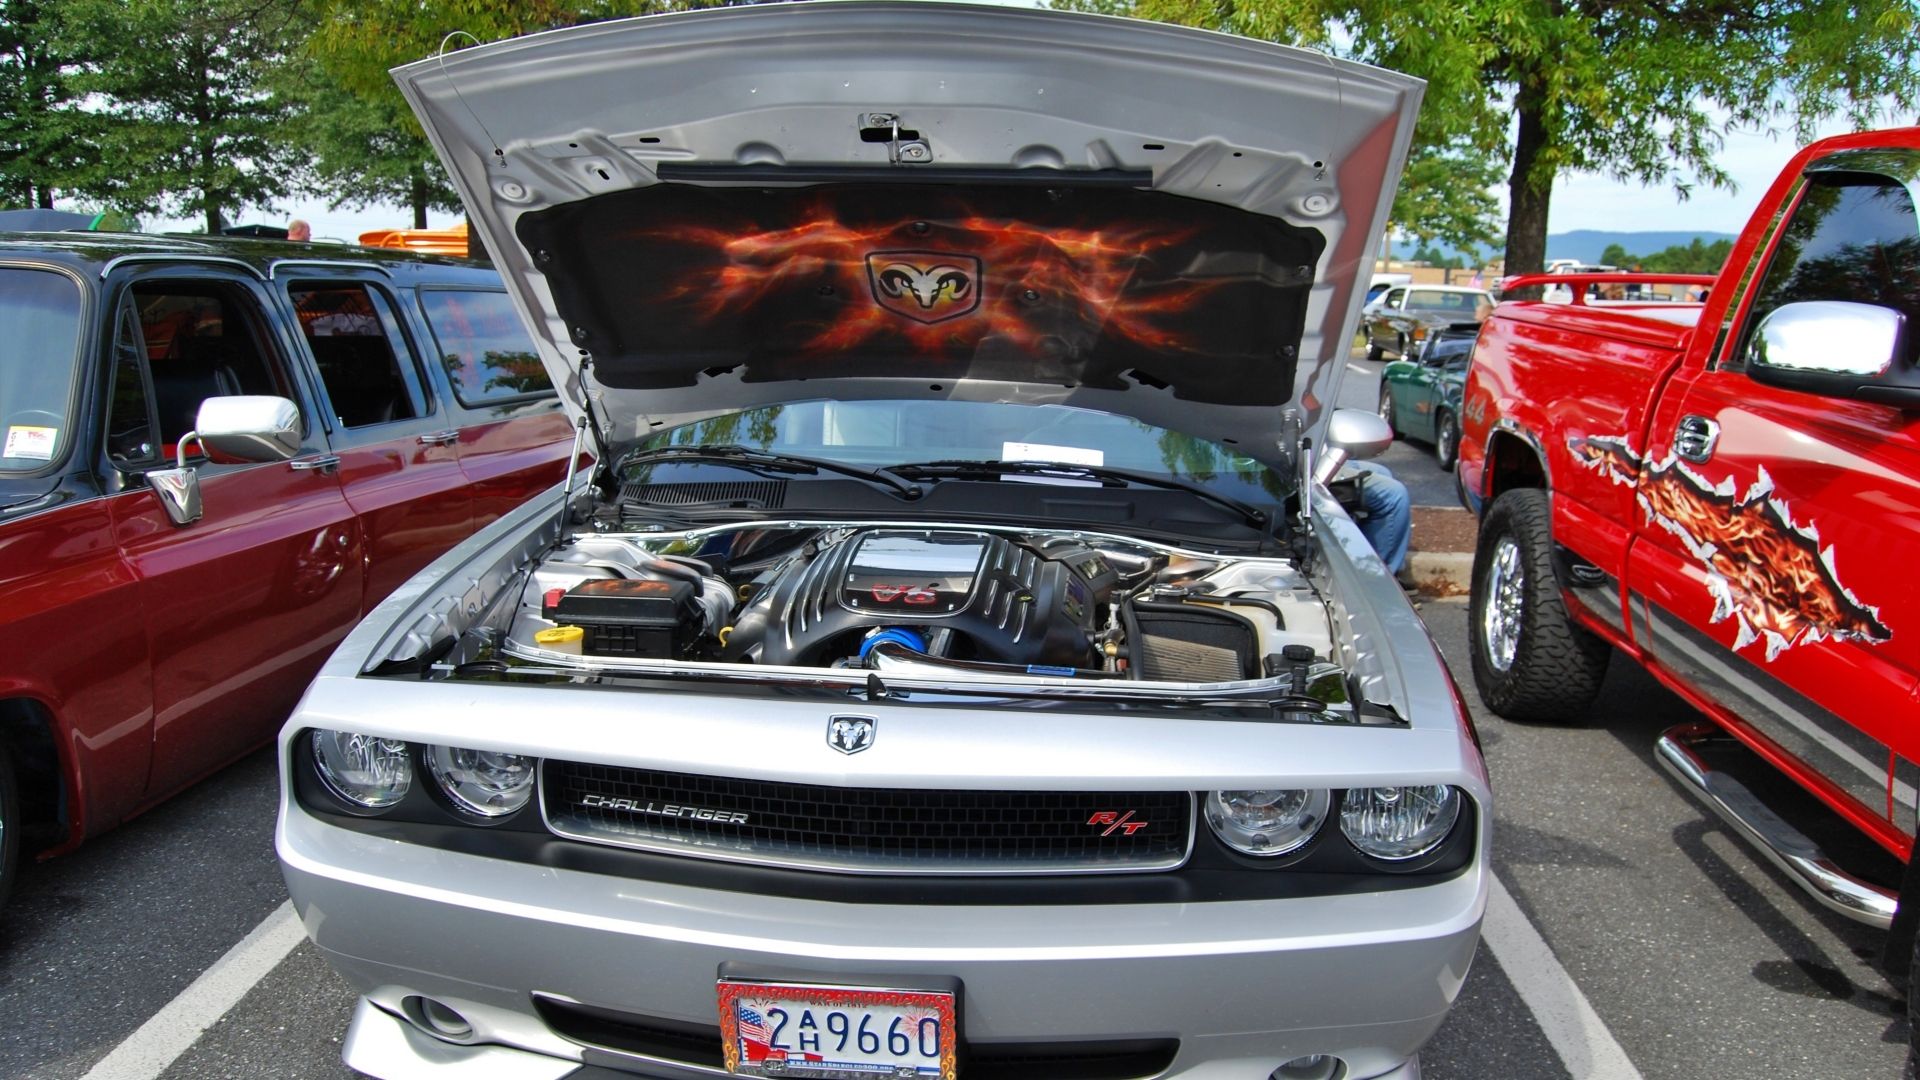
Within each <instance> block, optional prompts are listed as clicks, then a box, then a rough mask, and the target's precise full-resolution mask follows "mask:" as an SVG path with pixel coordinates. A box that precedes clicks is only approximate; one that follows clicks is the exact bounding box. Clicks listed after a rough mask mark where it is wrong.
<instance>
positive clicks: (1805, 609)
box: [1567, 435, 1893, 660]
mask: <svg viewBox="0 0 1920 1080" xmlns="http://www.w3.org/2000/svg"><path fill="white" fill-rule="evenodd" d="M1567 449H1568V450H1569V451H1571V452H1572V453H1573V458H1574V460H1575V461H1577V462H1579V463H1580V464H1581V465H1583V466H1585V467H1586V468H1588V469H1591V470H1593V471H1594V472H1597V473H1599V474H1601V475H1602V476H1604V477H1606V478H1607V479H1608V480H1609V481H1611V482H1613V483H1616V484H1621V485H1624V486H1626V487H1633V488H1637V493H1636V496H1635V499H1636V501H1637V502H1638V503H1639V505H1640V509H1641V511H1642V512H1643V513H1645V514H1646V515H1647V520H1648V521H1649V522H1651V523H1653V524H1655V525H1658V526H1660V527H1661V528H1662V529H1665V530H1666V531H1667V532H1670V533H1672V534H1673V535H1674V536H1676V537H1678V538H1679V540H1680V542H1681V543H1682V544H1683V545H1685V546H1686V549H1687V551H1688V552H1689V553H1690V554H1691V555H1692V556H1693V557H1694V558H1695V559H1697V560H1698V561H1699V562H1700V565H1701V566H1702V567H1704V568H1705V570H1706V580H1707V589H1708V591H1709V592H1710V593H1711V594H1712V596H1713V601H1714V608H1713V617H1712V621H1714V622H1722V621H1725V620H1727V619H1732V620H1733V621H1734V626H1735V634H1734V641H1733V647H1734V649H1736V650H1739V649H1743V648H1745V647H1747V646H1748V645H1751V644H1753V643H1754V642H1756V641H1759V642H1764V643H1765V646H1766V657H1767V659H1768V660H1772V659H1774V658H1775V657H1777V656H1779V655H1780V653H1782V652H1783V651H1785V650H1787V649H1790V648H1792V647H1794V646H1796V645H1806V644H1812V643H1813V642H1817V641H1825V640H1827V639H1829V638H1831V639H1833V640H1835V641H1857V642H1863V643H1866V644H1873V645H1877V644H1880V643H1882V642H1885V641H1887V640H1889V639H1890V638H1892V636H1893V632H1892V631H1891V630H1890V629H1888V628H1887V625H1886V624H1885V623H1883V622H1881V621H1880V611H1879V609H1878V608H1876V607H1871V606H1869V605H1867V604H1864V603H1862V602H1861V601H1860V599H1859V598H1858V597H1856V596H1855V595H1854V594H1853V592H1852V591H1851V590H1849V589H1848V588H1847V587H1846V586H1844V585H1842V584H1841V583H1840V576H1839V572H1838V571H1837V570H1836V569H1835V567H1834V551H1833V547H1832V546H1831V545H1829V546H1827V547H1825V548H1822V547H1821V546H1820V534H1819V532H1818V530H1816V529H1815V528H1814V526H1813V524H1812V523H1811V522H1808V523H1805V524H1802V523H1799V522H1796V521H1795V520H1794V519H1793V513H1792V511H1791V509H1790V508H1789V507H1788V506H1787V503H1786V501H1785V500H1783V499H1780V498H1779V497H1777V496H1776V495H1775V493H1774V490H1773V479H1772V478H1771V477H1769V476H1768V475H1767V471H1766V469H1765V468H1764V467H1762V468H1760V469H1759V471H1758V475H1757V477H1756V478H1755V480H1754V482H1753V484H1752V485H1750V486H1749V487H1748V488H1747V490H1746V492H1745V493H1744V494H1736V492H1737V487H1736V485H1735V484H1734V481H1733V478H1732V477H1727V478H1725V479H1723V480H1721V481H1720V482H1719V483H1718V484H1715V483H1713V482H1712V481H1710V480H1708V479H1707V478H1706V477H1704V476H1701V475H1700V474H1699V473H1697V472H1695V471H1694V470H1693V469H1691V468H1689V467H1688V466H1687V464H1686V463H1685V462H1683V461H1681V460H1679V459H1678V458H1677V457H1674V456H1673V455H1671V454H1669V455H1668V456H1667V457H1666V458H1665V459H1664V460H1662V461H1659V462H1655V463H1653V464H1651V465H1647V464H1646V463H1645V462H1644V460H1643V458H1642V455H1640V454H1638V453H1636V452H1635V451H1634V450H1633V448H1632V446H1630V445H1629V444H1628V442H1627V440H1626V439H1625V438H1623V437H1619V436H1601V435H1595V436H1586V437H1574V438H1569V439H1568V440H1567ZM1643 467H1644V468H1645V470H1646V473H1645V476H1644V477H1642V476H1641V470H1642V468H1643Z"/></svg>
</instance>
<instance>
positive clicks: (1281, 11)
mask: <svg viewBox="0 0 1920 1080" xmlns="http://www.w3.org/2000/svg"><path fill="white" fill-rule="evenodd" d="M1059 2H1065V3H1073V2H1075V0H1059ZM1101 2H1102V3H1107V4H1111V3H1113V2H1114V0H1101ZM1124 10H1126V11H1127V12H1128V13H1130V14H1134V15H1139V16H1142V17H1145V18H1155V19H1163V20H1167V21H1171V22H1180V23H1185V24H1187V25H1190V26H1203V27H1208V28H1211V29H1216V30H1226V31H1230V32H1234V33H1239V34H1245V35H1247V36H1250V37H1260V38H1268V39H1271V40H1276V41H1283V42H1288V43H1292V44H1302V45H1308V46H1313V47H1320V48H1327V47H1329V46H1334V47H1336V49H1335V51H1338V52H1342V53H1344V54H1345V55H1347V56H1350V57H1351V58H1353V59H1357V60H1362V61H1365V62H1368V63H1374V64H1379V65H1380V66H1382V67H1387V68H1392V69H1394V70H1396V71H1403V72H1407V73H1409V74H1412V75H1418V76H1420V77H1422V78H1425V79H1426V80H1427V97H1426V103H1425V106H1424V108H1423V110H1422V113H1421V118H1420V130H1419V131H1418V132H1417V133H1416V137H1417V139H1418V141H1419V142H1420V143H1421V144H1423V145H1425V146H1429V147H1433V146H1446V145H1451V144H1453V143H1454V142H1455V141H1459V142H1462V143H1464V144H1465V145H1467V146H1470V147H1472V148H1474V149H1475V150H1476V151H1478V152H1482V153H1485V152H1489V151H1490V150H1491V149H1492V148H1493V147H1494V146H1496V145H1497V144H1501V143H1503V142H1504V140H1505V137H1506V132H1507V129H1508V126H1509V123H1510V122H1511V123H1512V125H1513V127H1514V128H1515V129H1516V131H1517V133H1516V136H1515V139H1514V142H1513V146H1512V150H1511V157H1510V159H1509V160H1510V168H1509V169H1508V171H1507V193H1508V214H1507V229H1506V243H1507V249H1506V268H1507V272H1508V273H1524V272H1528V271H1537V270H1539V269H1541V268H1542V266H1543V265H1544V262H1545V257H1546V240H1547V219H1548V214H1549V211H1550V209H1551V206H1550V201H1551V197H1552V187H1553V180H1554V178H1555V177H1556V176H1558V175H1560V174H1563V173H1568V172H1584V173H1597V174H1600V175H1604V176H1609V177H1612V178H1615V179H1618V180H1622V181H1637V182H1640V183H1645V184H1671V185H1673V186H1674V188H1675V190H1677V191H1678V192H1680V193H1681V194H1682V195H1685V194H1686V193H1687V192H1688V191H1690V190H1691V185H1692V183H1694V182H1695V178H1697V180H1698V181H1700V182H1704V183H1707V184H1709V185H1712V186H1716V187H1726V186H1730V185H1731V178H1730V177H1729V176H1728V175H1727V173H1726V171H1725V170H1724V169H1722V168H1721V167H1720V166H1719V165H1718V164H1717V163H1716V162H1715V160H1714V156H1715V154H1716V153H1718V151H1719V150H1720V147H1721V141H1722V138H1721V137H1722V135H1723V134H1724V132H1725V131H1727V130H1731V129H1734V128H1742V127H1755V126H1759V125H1763V124H1767V123H1770V122H1772V121H1773V120H1775V119H1777V118H1779V117H1781V116H1783V115H1784V116H1787V117H1790V118H1791V120H1792V121H1793V123H1794V126H1795V130H1796V134H1798V135H1799V136H1800V137H1802V138H1805V137H1808V136H1809V135H1810V134H1811V131H1812V129H1813V127H1814V126H1815V125H1816V124H1817V123H1818V122H1819V121H1821V120H1823V119H1826V118H1828V117H1832V116H1835V115H1839V114H1844V115H1846V116H1847V117H1848V118H1849V119H1850V120H1851V121H1853V122H1854V123H1855V124H1856V125H1858V126H1866V125H1868V124H1870V123H1872V122H1874V121H1875V120H1876V119H1877V118H1878V116H1879V113H1878V110H1879V109H1880V107H1881V106H1882V105H1883V104H1885V105H1890V106H1891V107H1893V108H1894V109H1897V110H1898V111H1899V112H1901V113H1903V114H1905V113H1911V112H1912V111H1913V109H1914V108H1915V105H1916V102H1917V101H1920V71H1917V70H1916V59H1920V26H1916V22H1920V15H1916V12H1915V7H1914V4H1913V2H1912V0H1778V2H1774V3H1754V2H1753V0H1693V2H1688V3H1669V2H1665V0H1641V2H1633V3H1620V2H1617V0H1467V2H1462V0H1132V2H1131V3H1130V4H1127V5H1126V6H1125V8H1124ZM1335 28H1337V29H1338V30H1339V31H1340V36H1339V37H1338V39H1337V40H1336V38H1335V36H1334V30H1335Z"/></svg>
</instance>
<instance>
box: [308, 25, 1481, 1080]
mask: <svg viewBox="0 0 1920 1080" xmlns="http://www.w3.org/2000/svg"><path fill="white" fill-rule="evenodd" d="M396 77H397V79H398V81H399V83H400V86H401V88H402V90H403V91H404V92H405V94H406V96H407V98H408V99H409V101H410V102H411V104H412V106H413V108H414V109H415V111H416V112H417V114H418V116H419V117H420V120H421V122H422V124H423V125H424V127H425V129H426V131H427V133H428V135H429V136H430V138H431V139H432V140H433V142H434V145H435V146H436V148H437V149H438V151H439V153H440V154H441V156H442V158H443V160H444V161H445V163H446V165H447V167H448V169H449V171H450V173H451V175H452V176H453V178H454V180H455V182H456V183H457V185H458V187H459V189H460V191H461V194H462V196H463V197H464V199H465V202H466V205H467V208H468V210H469V213H470V222H471V227H472V230H473V232H474V235H475V236H476V237H477V238H479V239H480V240H481V241H483V242H484V245H485V248H486V250H487V251H488V252H489V253H491V256H492V258H493V259H494V261H495V263H496V264H497V265H498V266H499V268H500V269H501V271H502V273H503V275H504V277H505V280H506V282H507V287H508V289H509V291H510V293H511V295H512V298H513V300H514V302H515V303H516V304H517V305H518V307H519V308H520V311H521V314H522V315H523V317H524V318H525V319H526V321H527V323H528V324H529V325H530V326H531V327H532V328H533V330H534V336H535V339H536V342H537V347H538V350H539V351H538V355H537V356H535V355H531V354H524V353H499V354H488V355H487V356H486V357H485V358H484V360H483V363H484V365H485V367H486V370H485V371H481V372H472V373H463V377H468V378H482V379H485V380H504V381H505V382H504V383H503V385H513V383H512V380H514V379H516V378H524V377H525V375H526V372H527V371H529V370H533V368H532V367H531V365H536V364H538V365H544V367H545V370H546V371H547V372H548V373H550V375H551V376H552V381H553V383H554V384H555V385H556V386H558V387H560V388H561V393H562V396H563V398H564V399H565V402H566V405H567V408H568V410H569V414H570V416H571V417H572V418H573V420H574V421H575V430H576V432H577V441H578V452H577V453H576V454H575V455H574V457H575V460H576V462H578V463H579V464H578V465H577V466H576V467H575V469H574V471H573V474H572V475H570V476H568V477H567V478H566V480H565V481H564V482H563V483H561V484H558V485H556V487H555V488H554V489H553V490H552V491H551V492H550V493H549V494H547V495H544V496H542V497H540V498H537V499H535V500H534V501H532V502H530V503H528V504H526V505H524V506H522V507H521V508H520V509H518V510H517V511H516V512H514V513H511V514H509V515H508V516H506V517H504V518H502V519H501V520H500V521H498V522H497V523H495V524H494V525H492V526H491V527H489V528H487V529H486V530H484V531H482V532H481V533H479V534H477V535H476V536H474V537H473V538H472V539H471V540H470V541H468V542H467V543H465V544H463V545H461V546H460V547H459V548H457V549H455V550H454V551H452V552H450V553H449V554H448V555H447V556H446V557H444V558H442V559H440V560H439V561H438V562H436V563H434V564H433V565H432V566H431V567H429V568H428V569H427V570H426V571H424V572H423V573H421V574H420V575H419V576H418V577H416V578H415V579H413V580H412V581H411V582H410V583H408V584H407V585H405V586H403V587H402V588H401V589H399V590H398V591H397V592H395V593H394V594H393V595H392V597H391V598H390V599H388V600H387V601H386V602H385V603H383V604H382V605H381V606H380V607H379V608H378V609H377V610H376V611H374V612H373V613H372V614H371V615H370V616H369V617H368V618H367V619H366V621H365V622H363V623H362V624H361V625H360V627H359V628H358V629H357V630H355V631H354V633H353V634H352V635H351V636H350V637H349V638H348V639H347V640H346V641H345V642H344V643H343V644H342V645H341V647H340V648H339V650H338V651H337V652H335V653H334V655H333V657H332V659H331V660H330V661H329V662H328V664H327V666H326V668H325V670H324V671H323V672H322V674H321V675H320V677H319V678H318V679H317V680H316V681H315V682H314V684H313V685H312V687H311V689H310V690H309V691H308V692H307V694H306V697H305V699H304V700H303V701H302V703H301V704H300V706H299V708H298V709H297V710H296V711H295V713H294V714H293V716H292V717H291V719H290V720H289V721H288V723H287V725H286V728H285V730H284V732H283V733H282V736H281V740H280V746H279V749H280V768H281V773H282V779H283V784H282V797H281V804H280V816H279V825H278V832H277V844H278V851H279V856H280V859H281V862H282V864H283V866H284V869H285V873H286V878H287V883H288V887H289V889H290V890H291V892H292V896H293V902H294V904H295V906H296V907H297V909H298V911H299V913H300V915H301V918H302V919H303V920H304V924H305V927H306V930H307V932H308V934H309V935H311V937H312V939H313V941H314V943H315V944H316V945H317V946H318V948H319V950H320V951H321V953H322V954H323V955H324V956H325V957H326V959H327V961H328V962H329V963H331V964H332V966H333V967H334V968H335V969H336V970H338V971H339V972H340V974H341V975H342V976H343V977H345V979H346V980H347V981H348V982H349V983H351V984H352V986H353V987H354V988H355V989H356V990H357V991H358V992H359V993H360V994H361V995H362V996H361V999H360V1001H359V1004H358V1007H357V1009H356V1012H355V1014H354V1018H353V1022H352V1026H351V1029H350V1030H349V1031H348V1033H347V1035H346V1038H345V1052H344V1056H345V1060H346V1063H347V1064H348V1065H350V1066H352V1067H353V1068H355V1069H357V1070H360V1071H362V1072H364V1073H368V1074H371V1075H373V1076H377V1077H391V1078H402V1077H443V1076H444V1077H486V1078H500V1080H519V1078H524V1080H544V1078H554V1080H557V1078H560V1077H568V1076H573V1077H578V1078H581V1080H584V1078H586V1077H611V1076H620V1075H631V1076H644V1077H656V1078H700V1077H724V1076H729V1075H733V1076H767V1077H796V1078H812V1080H853V1078H872V1077H889V1078H902V1080H904V1078H925V1080H934V1078H938V1080H955V1078H964V1080H1129V1078H1148V1077H1183V1078H1190V1080H1202V1078H1206V1080H1215V1078H1217V1080H1269V1078H1277V1080H1335V1078H1346V1080H1359V1078H1364V1077H1395V1078H1403V1080H1405V1078H1414V1077H1417V1076H1418V1075H1419V1060H1418V1052H1419V1049H1420V1047H1421V1045H1422V1043H1424V1042H1425V1041H1426V1040H1427V1039H1428V1037H1429V1036H1431V1035H1432V1034H1433V1032H1434V1030H1435V1029H1436V1028H1437V1027H1438V1026H1439V1025H1440V1023H1441V1021H1442V1020H1443V1019H1444V1018H1445V1016H1446V1015H1447V1011H1448V1008H1449V1007H1450V1005H1451V1004H1452V1002H1453V1000H1454V998H1455V996H1456V995H1457V993H1458V992H1459V989H1460V986H1461V983H1462V981H1463V980H1464V979H1465V978H1466V975H1467V970H1468V967H1469V965H1470V964H1471V962H1472V959H1473V955H1474V950H1475V947H1476V945H1477V942H1478V939H1479V931H1480V922H1481V917H1482V914H1483V912H1484V910H1485V905H1486V899H1487V889H1488V882H1489V877H1488V841H1489V837H1490V823H1491V820H1492V811H1491V805H1490V801H1489V791H1488V784H1487V776H1486V771H1485V768H1484V766H1483V764H1482V760H1481V755H1480V750H1479V747H1478V744H1477V742H1476V741H1475V737H1474V733H1473V731H1472V728H1471V726H1470V723H1469V721H1468V719H1467V716H1466V712H1465V710H1464V708H1463V707H1462V705H1461V702H1460V698H1459V695H1458V692H1457V690H1456V689H1455V688H1454V686H1453V684H1452V682H1451V681H1450V679H1449V678H1448V675H1447V672H1446V669H1445V668H1444V666H1443V665H1442V662H1441V659H1440V657H1439V655H1438V654H1437V652H1436V650H1435V648H1434V645H1433V643H1432V642H1431V640H1430V639H1429V638H1428V637H1427V635H1426V633H1425V631H1424V630H1423V628H1422V626H1421V623H1420V622H1419V620H1418V618H1417V617H1416V616H1415V614H1414V613H1413V611H1412V609H1411V607H1410V606H1409V604H1408V603H1407V600H1406V599H1405V597H1404V595H1403V593H1402V592H1401V590H1400V588H1399V587H1398V586H1397V585H1396V584H1395V582H1394V581H1393V579H1392V577H1391V576H1390V575H1389V574H1388V573H1387V572H1386V569H1385V567H1384V566H1383V565H1382V563H1381V561H1380V559H1379V558H1378V557H1377V556H1376V555H1375V554H1374V552H1373V551H1372V549H1371V548H1370V547H1369V546H1368V544H1367V541H1366V539H1365V536H1364V534H1363V532H1362V530H1361V526H1360V525H1359V524H1356V522H1355V521H1354V519H1353V517H1352V516H1351V515H1350V514H1349V512H1348V511H1347V510H1346V509H1344V508H1343V505H1345V504H1347V503H1351V502H1352V500H1350V499H1349V500H1343V499H1342V498H1341V497H1340V494H1339V488H1340V487H1341V486H1342V485H1343V484H1344V483H1346V481H1338V480H1330V479H1329V478H1330V477H1332V476H1333V475H1334V471H1335V469H1336V467H1337V466H1338V465H1339V463H1340V462H1341V460H1342V459H1343V458H1345V457H1347V456H1353V457H1364V456H1366V455H1367V454H1370V453H1374V452H1377V451H1379V450H1380V449H1382V448H1383V447H1384V446H1385V445H1386V443H1387V441H1388V439H1389V434H1388V433H1387V432H1386V431H1385V429H1384V426H1383V425H1382V424H1381V423H1380V422H1379V420H1378V418H1377V417H1375V416H1372V415H1371V414H1362V413H1354V412H1337V411H1335V410H1334V409H1333V408H1332V406H1331V403H1332V402H1333V401H1335V400H1336V393H1337V389H1338V387H1337V383H1338V377H1339V374H1340V371H1341V369H1342V368H1343V367H1344V366H1345V360H1346V353H1347V348H1348V342H1350V341H1351V340H1352V339H1353V334H1354V328H1355V325H1356V319H1357V315H1358V310H1359V306H1360V302H1361V289H1362V287H1363V286H1364V283H1365V281H1366V275H1365V273H1364V271H1366V270H1367V269H1368V268H1369V266H1370V263H1371V258H1372V252H1374V251H1375V250H1377V249H1378V246H1379V240H1380V236H1381V234H1382V230H1383V229H1384V227H1385V222H1386V217H1387V209H1388V202H1389V198H1390V196H1391V193H1392V191H1393V189H1394V185H1395V183H1396V181H1397V179H1398V176H1399V173H1400V170H1401V167H1402V165H1403V162H1404V160H1405V156H1406V151H1407V145H1408V139H1409V135H1410V133H1411V131H1412V126H1413V120H1414V115H1415V112H1416V110H1417V108H1418V104H1419V98H1420V92H1421V84H1420V83H1419V82H1418V81H1416V80H1412V79H1408V78H1404V77H1401V76H1398V75H1395V74H1392V73H1389V72H1384V71H1379V70H1376V69H1372V68H1368V67H1364V66H1360V65H1356V64H1352V63H1347V62H1343V61H1339V60H1335V59H1331V58H1328V57H1325V56H1322V55H1319V54H1315V53H1310V52H1303V51H1299V50H1295V49H1288V48H1282V47H1278V46H1275V45H1271V44H1266V43H1262V42H1256V41H1250V40H1244V39H1240V38H1235V37H1229V36H1223V35H1217V34H1210V33H1203V32H1197V31H1192V30H1186V29H1180V28H1175V27H1169V26H1162V25H1155V24H1147V23H1140V22H1133V21H1127V20H1121V19H1110V18H1103V17H1095V16H1085V15H1075V14H1066V13H1059V12H1051V11H1041V10H1030V9H1015V8H988V7H960V6H946V5H936V4H921V3H834V4H795V5H771V6H754V7H737V8H728V9H717V10H708V11H700V12H693V13H685V14H674V15H667V16H659V17H650V18H642V19H635V20H629V21H620V22H608V23H600V24H594V25H588V26H582V27H577V28H574V29H570V30H564V31H558V32H553V33H546V34H540V35H536V36H532V37H527V38H522V39H516V40H509V41H502V42H498V43H495V44H491V45H485V46H479V47H474V48H470V49H465V50H460V51H456V52H452V53H449V54H447V55H445V56H443V57H437V58H434V59H431V60H428V61H423V62H420V63H417V64H413V65H410V66H408V67H404V68H401V69H399V70H398V71H397V72H396Z"/></svg>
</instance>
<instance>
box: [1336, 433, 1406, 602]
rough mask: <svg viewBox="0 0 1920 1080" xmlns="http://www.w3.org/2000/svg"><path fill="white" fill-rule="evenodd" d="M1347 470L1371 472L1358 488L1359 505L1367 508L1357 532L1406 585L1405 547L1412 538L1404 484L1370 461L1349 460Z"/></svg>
mask: <svg viewBox="0 0 1920 1080" xmlns="http://www.w3.org/2000/svg"><path fill="white" fill-rule="evenodd" d="M1347 465H1348V467H1349V468H1354V469H1360V470H1362V471H1364V472H1367V473H1371V474H1372V475H1370V476H1368V477H1367V478H1366V480H1365V481H1364V482H1362V483H1361V485H1360V505H1361V506H1363V507H1365V508H1366V511H1367V517H1366V520H1364V521H1361V522H1360V523H1359V524H1360V531H1361V532H1363V533H1365V534H1366V537H1367V542H1368V543H1370V544H1372V545H1373V550H1374V551H1376V552H1378V553H1379V554H1380V560H1381V561H1382V562H1384V563H1386V564H1387V569H1388V570H1389V571H1390V572H1391V573H1392V574H1393V576H1394V577H1396V578H1398V579H1399V580H1400V582H1401V584H1403V585H1404V584H1406V582H1407V574H1406V570H1407V544H1408V542H1409V541H1411V540H1412V539H1413V500H1412V499H1410V498H1408V497H1407V485H1405V484H1403V483H1401V482H1400V481H1399V480H1397V479H1395V478H1394V475H1393V470H1391V469H1389V468H1387V467H1386V466H1385V465H1378V464H1375V463H1374V462H1371V461H1350V462H1348V463H1347Z"/></svg>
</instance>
